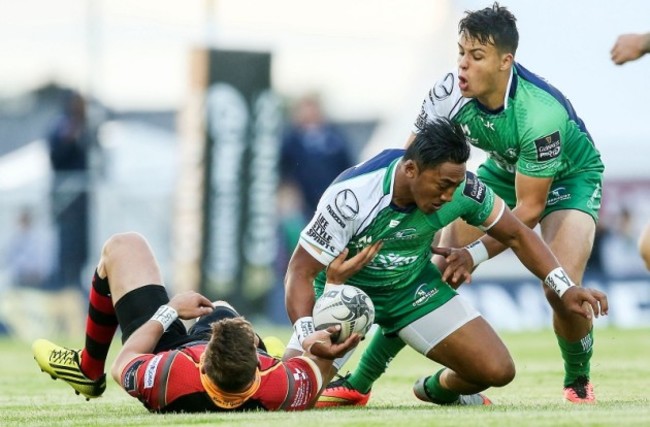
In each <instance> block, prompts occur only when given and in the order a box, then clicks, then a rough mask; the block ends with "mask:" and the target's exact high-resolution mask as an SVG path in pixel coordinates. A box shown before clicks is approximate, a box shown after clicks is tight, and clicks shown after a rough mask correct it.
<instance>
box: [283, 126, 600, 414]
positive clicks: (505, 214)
mask: <svg viewBox="0 0 650 427" xmlns="http://www.w3.org/2000/svg"><path fill="white" fill-rule="evenodd" d="M469 153H470V148H469V144H468V142H467V140H466V137H465V135H464V134H463V131H462V128H461V126H460V125H458V124H454V123H452V122H450V121H449V120H448V119H445V118H440V119H436V120H434V121H431V122H425V123H424V124H423V127H422V129H421V131H420V132H418V134H417V135H416V137H415V139H414V141H413V143H412V144H410V146H409V147H408V148H407V149H406V150H399V149H396V150H386V151H383V152H381V153H380V154H379V155H377V156H375V157H374V158H372V159H370V160H368V161H366V162H364V163H361V164H359V165H357V166H355V167H352V168H350V169H348V170H346V171H345V172H343V173H342V174H341V175H339V177H338V178H337V179H336V180H335V181H334V182H333V183H332V184H331V185H330V186H329V187H328V189H327V190H326V191H325V193H324V194H323V196H322V197H321V200H320V202H319V204H318V208H317V210H316V212H315V214H314V216H313V218H312V220H311V221H310V222H309V224H308V225H307V227H306V228H305V229H304V230H303V231H302V233H301V235H300V241H299V244H298V246H297V247H296V250H295V251H294V254H293V256H292V258H291V260H290V262H289V266H288V270H287V275H286V278H285V288H286V306H287V311H288V314H289V318H290V319H291V321H292V322H293V323H294V335H293V337H292V339H291V341H290V343H289V345H288V346H287V351H286V352H285V357H287V358H288V357H292V356H294V355H295V354H296V353H298V352H300V351H301V348H302V347H301V344H302V341H303V340H304V339H305V337H307V336H309V335H310V334H311V333H312V332H313V330H314V324H313V319H312V318H311V313H312V308H313V305H314V299H315V296H319V295H321V294H322V293H323V290H324V289H325V288H326V287H328V286H336V285H337V284H340V283H341V282H345V283H347V284H350V285H354V286H357V287H359V288H361V289H362V290H364V291H365V292H366V293H367V294H368V295H369V296H370V298H371V299H372V301H373V303H374V305H375V310H376V311H375V322H376V323H377V324H378V325H379V326H380V328H381V331H380V332H377V333H375V334H374V336H375V337H381V338H380V341H381V342H380V343H379V344H377V343H376V339H375V338H373V340H372V343H373V344H376V349H377V350H378V353H369V356H370V357H376V355H377V354H380V355H384V354H385V352H386V351H392V350H393V349H397V350H399V349H401V348H402V347H404V345H405V343H406V344H408V345H409V346H411V347H412V348H414V349H415V350H416V351H418V352H420V353H421V354H423V355H425V356H426V357H428V358H429V359H431V360H433V361H435V362H438V363H440V364H442V365H444V366H445V368H444V369H442V370H440V371H439V372H437V373H434V374H433V375H431V376H427V377H424V378H421V379H420V380H419V381H417V382H416V384H415V386H414V391H415V394H416V396H417V397H418V398H420V399H422V400H425V401H428V402H434V403H438V404H464V405H474V404H489V403H490V401H489V400H488V399H487V398H486V397H485V396H483V395H482V394H480V392H481V391H483V390H485V389H487V388H488V387H492V386H503V385H506V384H508V383H509V382H510V381H511V380H512V379H513V377H514V375H515V367H514V363H513V361H512V359H511V357H510V354H509V352H508V350H507V349H506V347H505V345H504V344H503V342H502V341H501V339H500V338H499V337H498V336H497V334H496V333H495V331H494V330H493V329H492V327H491V326H490V325H489V324H488V323H487V321H486V320H485V319H484V318H483V317H481V315H480V314H479V313H478V311H477V310H476V309H475V308H474V307H472V306H471V305H470V304H469V303H468V302H467V301H466V300H465V299H464V298H463V297H462V296H459V295H457V293H456V291H455V290H454V289H453V287H452V286H451V285H449V284H448V283H446V282H445V281H444V280H443V276H442V274H441V272H440V270H439V269H438V267H437V266H436V265H434V264H433V263H431V260H430V259H431V244H432V243H433V239H434V236H435V234H436V232H437V231H438V230H441V229H442V228H443V227H445V226H446V225H448V224H451V223H452V222H453V221H455V220H456V219H462V220H464V221H467V223H469V224H472V225H474V226H477V227H481V229H482V230H484V231H485V232H487V233H488V235H490V236H491V237H493V238H495V239H496V240H497V241H499V242H500V243H501V244H503V245H504V246H507V247H511V248H512V249H513V251H514V252H515V254H517V256H518V257H519V259H520V260H521V261H522V263H523V264H524V265H525V266H526V267H527V268H528V269H529V270H530V271H531V272H532V273H534V274H535V275H536V276H537V277H539V278H540V279H542V280H544V281H545V283H546V285H547V286H548V287H549V289H553V292H555V293H556V294H557V295H558V301H560V304H562V306H563V307H564V308H565V309H566V310H567V311H569V312H571V313H575V314H576V315H577V316H582V317H584V318H585V319H591V317H592V315H593V314H595V315H596V316H598V315H600V314H606V312H607V299H606V296H605V295H604V294H603V293H601V292H599V291H596V290H592V289H584V288H580V287H577V286H574V285H573V283H572V282H571V280H570V279H569V278H568V276H567V274H566V273H565V272H564V270H563V269H562V267H561V266H560V264H559V263H558V261H557V259H556V258H555V256H554V255H553V253H552V252H551V251H550V249H549V248H548V247H547V246H546V244H545V243H544V241H543V240H542V239H541V238H540V237H539V236H538V235H537V234H536V233H535V232H534V231H533V230H531V229H530V228H529V227H527V226H526V225H524V224H523V223H522V222H521V221H519V220H518V219H517V218H516V217H515V216H514V215H513V214H512V212H511V211H510V209H509V208H508V207H507V206H506V204H505V202H504V201H503V200H502V199H501V198H500V197H498V196H497V195H496V194H495V193H494V192H493V191H492V190H491V189H490V188H489V187H487V186H486V185H485V184H483V183H482V182H481V181H480V180H479V179H478V178H477V177H476V175H474V174H473V173H471V172H467V171H466V166H465V163H466V161H467V159H468V157H469ZM368 247H370V248H371V249H370V250H368ZM364 250H366V251H367V253H368V254H369V256H368V257H367V258H368V259H366V257H363V256H361V259H359V260H358V262H357V263H353V264H355V265H357V266H360V269H359V270H358V271H355V272H354V273H355V274H352V275H350V274H347V275H346V276H342V275H339V276H338V279H339V280H337V278H333V277H331V276H330V278H329V280H330V282H335V283H325V281H326V276H325V270H326V268H327V266H328V265H330V263H332V262H333V261H334V260H336V259H337V257H342V256H346V257H347V258H349V261H351V260H353V259H354V258H355V257H358V254H359V253H363V251H364ZM459 251H464V250H452V249H441V252H444V253H445V254H449V255H450V257H452V256H453V255H454V254H457V252H459ZM375 253H376V255H375ZM371 255H374V256H371ZM348 273H349V272H348ZM454 275H457V276H463V277H464V278H465V279H469V271H468V270H467V269H465V271H461V269H458V270H456V271H454ZM456 278H457V279H458V280H460V277H456ZM371 345H372V344H371ZM311 352H312V353H313V354H315V355H319V356H321V357H331V356H332V355H331V354H328V347H327V346H326V345H322V346H321V345H319V344H318V343H317V344H315V345H313V346H312V347H311ZM342 362H343V361H338V362H335V363H337V365H336V367H337V368H339V367H340V365H341V363H342ZM383 366H384V367H385V361H384V365H383ZM333 403H334V404H336V403H337V402H336V401H334V402H333ZM327 404H328V402H327V401H319V402H318V403H317V406H319V407H322V406H327Z"/></svg>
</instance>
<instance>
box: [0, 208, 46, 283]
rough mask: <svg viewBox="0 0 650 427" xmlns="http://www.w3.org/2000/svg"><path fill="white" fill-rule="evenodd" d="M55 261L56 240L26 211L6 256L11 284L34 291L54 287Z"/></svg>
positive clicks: (20, 216) (22, 215)
mask: <svg viewBox="0 0 650 427" xmlns="http://www.w3.org/2000/svg"><path fill="white" fill-rule="evenodd" d="M53 258H54V246H53V241H52V237H51V236H50V235H49V233H48V232H47V230H45V229H44V228H43V227H36V226H35V225H34V218H33V216H32V212H31V211H30V210H29V209H27V208H25V209H23V210H22V211H21V212H20V215H19V218H18V226H17V228H16V230H15V232H14V234H13V235H12V236H11V237H10V239H9V243H8V245H7V250H6V254H5V261H6V263H7V266H8V267H9V271H10V276H11V285H12V286H14V287H20V288H34V289H46V288H48V287H50V286H51V279H52V272H53V268H54V265H53V264H54V259H53Z"/></svg>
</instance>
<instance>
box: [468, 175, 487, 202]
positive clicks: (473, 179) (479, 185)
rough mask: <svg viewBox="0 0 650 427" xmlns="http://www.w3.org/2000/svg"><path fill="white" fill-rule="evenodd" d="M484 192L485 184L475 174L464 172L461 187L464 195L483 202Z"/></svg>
mask: <svg viewBox="0 0 650 427" xmlns="http://www.w3.org/2000/svg"><path fill="white" fill-rule="evenodd" d="M486 192H487V188H486V187H485V184H483V182H482V181H481V180H480V179H478V177H477V176H476V175H474V174H473V173H472V172H467V173H466V174H465V188H464V189H463V194H464V195H465V196H467V197H469V198H470V199H473V200H476V201H477V202H479V203H483V200H485V193H486Z"/></svg>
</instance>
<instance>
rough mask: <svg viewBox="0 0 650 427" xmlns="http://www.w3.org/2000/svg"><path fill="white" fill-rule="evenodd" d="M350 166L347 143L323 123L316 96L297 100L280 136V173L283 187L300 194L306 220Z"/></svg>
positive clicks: (351, 162) (338, 133)
mask: <svg viewBox="0 0 650 427" xmlns="http://www.w3.org/2000/svg"><path fill="white" fill-rule="evenodd" d="M353 164H354V161H353V159H352V156H351V155H350V147H349V142H348V141H347V140H346V139H345V137H344V136H343V134H342V133H341V132H340V131H339V130H338V129H337V128H336V127H335V126H334V125H332V124H331V123H329V122H327V121H326V119H325V117H324V115H323V111H322V109H321V104H320V101H319V99H318V97H317V96H314V95H308V96H305V97H303V98H301V99H299V100H298V101H297V103H296V105H295V106H294V108H293V112H292V122H291V124H290V126H289V127H288V129H287V130H286V132H285V134H284V137H283V141H282V154H281V161H280V173H281V176H282V179H283V182H284V183H285V184H290V185H294V186H295V187H296V188H298V190H299V191H300V194H301V197H302V209H303V214H304V217H305V221H307V220H308V219H309V218H310V217H311V215H312V214H313V212H314V211H315V210H316V206H317V205H318V201H319V200H320V196H321V195H322V193H323V191H324V190H325V189H326V188H327V187H328V186H329V184H330V183H331V182H332V181H333V180H334V178H336V177H337V176H338V174H339V173H341V172H342V171H344V170H345V169H347V168H349V167H351V166H352V165H353ZM292 247H293V246H292Z"/></svg>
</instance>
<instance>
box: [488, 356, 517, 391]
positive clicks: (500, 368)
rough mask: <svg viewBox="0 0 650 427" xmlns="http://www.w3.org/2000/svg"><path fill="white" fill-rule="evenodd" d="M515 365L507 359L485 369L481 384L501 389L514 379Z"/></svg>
mask: <svg viewBox="0 0 650 427" xmlns="http://www.w3.org/2000/svg"><path fill="white" fill-rule="evenodd" d="M515 374H516V370H515V363H514V362H513V361H512V358H510V357H508V358H506V359H504V360H502V361H500V362H499V363H492V364H490V365H488V366H486V367H485V370H484V379H483V382H484V384H485V385H486V386H489V387H503V386H505V385H508V384H510V383H511V382H512V380H513V379H514V378H515Z"/></svg>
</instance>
